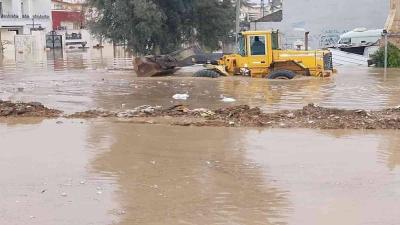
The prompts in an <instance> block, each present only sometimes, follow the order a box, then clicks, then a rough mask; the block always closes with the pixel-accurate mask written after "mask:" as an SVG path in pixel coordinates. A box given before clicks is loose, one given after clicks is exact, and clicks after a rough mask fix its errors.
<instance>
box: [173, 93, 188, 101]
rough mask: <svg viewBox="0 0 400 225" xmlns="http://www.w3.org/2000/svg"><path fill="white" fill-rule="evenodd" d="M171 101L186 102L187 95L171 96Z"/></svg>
mask: <svg viewBox="0 0 400 225" xmlns="http://www.w3.org/2000/svg"><path fill="white" fill-rule="evenodd" d="M172 98H173V99H175V100H187V99H188V98H189V95H188V94H175V95H174V96H172Z"/></svg>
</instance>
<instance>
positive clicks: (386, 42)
mask: <svg viewBox="0 0 400 225" xmlns="http://www.w3.org/2000/svg"><path fill="white" fill-rule="evenodd" d="M383 36H384V38H385V43H384V45H385V60H384V68H385V78H386V75H387V67H388V31H387V30H383Z"/></svg>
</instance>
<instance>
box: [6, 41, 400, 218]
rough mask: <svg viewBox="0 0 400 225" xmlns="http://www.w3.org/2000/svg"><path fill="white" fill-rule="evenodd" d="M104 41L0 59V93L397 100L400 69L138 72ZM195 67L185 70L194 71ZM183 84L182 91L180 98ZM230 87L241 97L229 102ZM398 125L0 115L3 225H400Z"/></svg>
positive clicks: (381, 103)
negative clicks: (252, 75)
mask: <svg viewBox="0 0 400 225" xmlns="http://www.w3.org/2000/svg"><path fill="white" fill-rule="evenodd" d="M131 67H132V64H131V60H130V59H129V58H126V55H125V54H124V53H123V52H122V53H121V52H118V51H116V52H113V51H110V50H107V49H104V50H102V51H100V50H91V51H83V52H82V51H80V50H79V51H74V52H69V53H65V52H64V53H62V52H48V53H42V54H37V55H34V56H29V55H27V56H25V55H19V54H17V55H14V56H5V57H2V58H0V99H3V100H12V101H38V102H42V103H44V104H45V105H47V106H49V107H53V108H57V109H61V110H64V111H66V112H75V111H82V110H86V109H93V108H104V109H108V110H117V109H121V108H125V109H128V108H132V107H135V106H138V105H144V104H146V105H147V104H149V105H163V106H169V105H173V104H176V103H185V104H188V105H189V106H190V107H205V108H216V107H224V106H230V105H232V104H250V105H252V106H259V107H261V108H263V109H264V110H266V111H271V110H277V109H294V108H300V107H302V106H304V105H305V104H307V103H310V102H314V103H317V104H320V105H322V106H328V107H340V108H363V109H380V108H386V107H391V106H397V105H400V102H399V101H400V100H399V99H400V98H399V94H400V76H399V72H400V71H399V70H390V71H389V74H388V75H387V77H386V78H385V77H384V76H383V72H382V70H380V69H373V68H338V69H339V73H338V74H337V75H336V76H335V77H333V78H331V79H315V78H313V79H300V80H293V81H283V82H282V81H268V80H263V79H249V78H245V77H235V78H220V79H195V78H191V77H190V76H189V75H190V73H187V72H188V70H186V72H185V74H186V75H182V74H181V75H180V76H178V77H167V78H157V79H153V78H137V77H135V76H134V75H133V72H132V71H131V70H128V69H129V68H131ZM188 74H189V75H188ZM176 93H188V94H189V95H190V98H189V99H188V100H187V101H176V100H174V99H173V98H172V96H173V95H174V94H176ZM222 96H226V97H233V98H235V99H236V100H237V101H236V102H234V103H224V102H222V101H221V98H222ZM399 190H400V132H399V131H394V130H393V131H368V132H364V131H346V130H337V131H318V130H293V129H288V130H280V129H273V130H265V129H264V130H263V129H245V128H243V129H234V128H205V127H203V128H198V127H172V126H163V125H138V124H132V123H129V122H126V121H125V122H122V121H113V120H67V119H63V120H41V119H35V120H33V119H29V118H16V119H4V118H3V119H0V224H7V225H14V224H15V225H20V224H38V225H54V224H57V225H59V224H60V225H63V224H65V225H71V224H79V225H82V224H83V225H92V224H93V225H98V224H100V225H103V224H104V225H106V224H107V225H108V224H121V225H131V224H171V225H172V224H173V225H175V224H224V225H225V224H226V225H228V224H229V225H231V224H263V225H265V224H277V225H298V224H307V225H314V224H315V225H319V224H334V225H336V224H343V225H347V224H348V225H366V224H367V225H382V224H385V225H397V224H400V217H399V216H398V203H399V202H400V191H399Z"/></svg>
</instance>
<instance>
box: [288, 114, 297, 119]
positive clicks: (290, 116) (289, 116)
mask: <svg viewBox="0 0 400 225" xmlns="http://www.w3.org/2000/svg"><path fill="white" fill-rule="evenodd" d="M286 117H287V118H290V119H294V118H295V117H296V116H295V115H294V113H289V114H287V115H286Z"/></svg>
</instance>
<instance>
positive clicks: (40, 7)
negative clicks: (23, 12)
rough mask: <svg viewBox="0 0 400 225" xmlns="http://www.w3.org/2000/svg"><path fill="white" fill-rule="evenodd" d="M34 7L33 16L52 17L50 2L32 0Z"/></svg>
mask: <svg viewBox="0 0 400 225" xmlns="http://www.w3.org/2000/svg"><path fill="white" fill-rule="evenodd" d="M32 6H33V7H32V14H36V15H48V16H51V15H50V12H51V3H50V0H32Z"/></svg>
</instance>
